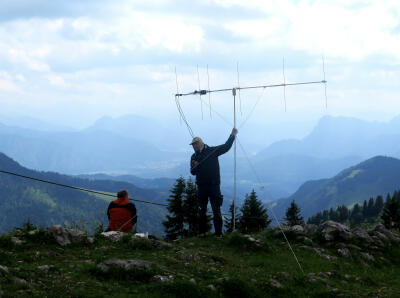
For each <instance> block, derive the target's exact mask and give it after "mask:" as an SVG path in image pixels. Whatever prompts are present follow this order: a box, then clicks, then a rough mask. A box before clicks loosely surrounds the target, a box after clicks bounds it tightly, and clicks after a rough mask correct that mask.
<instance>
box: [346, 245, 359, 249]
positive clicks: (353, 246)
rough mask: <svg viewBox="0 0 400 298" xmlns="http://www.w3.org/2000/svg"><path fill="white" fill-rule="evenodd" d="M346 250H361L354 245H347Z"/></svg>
mask: <svg viewBox="0 0 400 298" xmlns="http://www.w3.org/2000/svg"><path fill="white" fill-rule="evenodd" d="M347 247H348V248H352V249H356V250H361V247H359V246H357V245H354V244H347Z"/></svg>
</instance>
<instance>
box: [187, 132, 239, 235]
mask: <svg viewBox="0 0 400 298" xmlns="http://www.w3.org/2000/svg"><path fill="white" fill-rule="evenodd" d="M237 133H238V131H237V129H236V128H233V129H232V132H231V135H230V136H229V138H228V140H227V141H226V143H225V144H222V145H219V146H215V147H209V146H208V145H206V144H204V143H203V140H202V139H200V138H199V137H195V138H193V140H192V142H191V143H190V145H192V146H193V149H194V153H193V155H192V158H191V160H190V173H191V174H192V175H195V176H196V184H197V187H198V200H199V201H198V202H199V206H200V214H199V233H200V234H205V232H206V229H207V204H208V199H210V204H211V208H212V211H213V215H214V230H215V235H216V236H218V237H220V236H222V216H221V205H222V201H223V196H222V194H221V190H220V184H221V178H220V173H219V162H218V156H220V155H222V154H224V153H226V152H228V151H229V149H231V147H232V144H233V141H234V140H235V136H236V135H237Z"/></svg>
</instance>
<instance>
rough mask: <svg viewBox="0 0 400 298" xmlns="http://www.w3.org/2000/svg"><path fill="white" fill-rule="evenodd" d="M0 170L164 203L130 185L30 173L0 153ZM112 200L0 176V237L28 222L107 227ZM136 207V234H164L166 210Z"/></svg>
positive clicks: (160, 197) (153, 193)
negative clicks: (124, 190) (100, 225)
mask: <svg viewBox="0 0 400 298" xmlns="http://www.w3.org/2000/svg"><path fill="white" fill-rule="evenodd" d="M0 168H1V169H2V170H5V171H9V172H16V173H18V174H21V175H25V176H31V177H35V178H39V179H43V180H50V181H53V182H57V183H61V184H67V185H72V186H77V187H82V188H87V189H91V190H97V191H102V192H107V193H111V194H115V193H116V192H117V191H119V190H121V189H126V190H128V192H129V193H130V197H131V198H134V199H141V200H147V201H150V202H156V203H157V202H158V203H166V198H167V196H165V194H164V193H161V192H158V191H155V190H150V189H143V188H139V187H137V186H135V185H133V184H131V183H126V182H118V181H111V180H89V179H83V178H77V177H71V176H66V175H60V174H57V173H52V172H38V171H33V170H29V169H27V168H25V167H22V166H20V165H19V164H18V163H17V162H15V161H14V160H12V159H10V158H9V157H7V156H6V155H4V154H2V153H0ZM111 200H113V198H112V197H109V196H103V195H97V194H96V195H94V194H91V193H86V192H83V191H77V190H72V189H68V188H63V187H59V186H55V185H51V184H45V183H41V182H37V181H32V180H27V179H23V178H20V177H15V176H11V175H7V174H2V173H0V233H2V232H5V231H8V230H10V229H12V228H14V227H17V226H21V224H22V223H23V222H25V221H27V220H28V219H29V220H30V221H31V222H32V223H34V224H36V225H39V226H47V225H52V224H61V225H63V224H65V225H67V226H68V225H72V224H77V223H83V224H84V223H88V224H87V226H88V227H89V228H90V227H92V226H93V224H94V222H95V221H97V222H103V223H104V224H105V225H106V224H107V223H108V220H107V217H106V210H107V206H108V203H109V202H110V201H111ZM136 207H137V209H138V229H139V231H147V232H150V233H152V234H156V235H161V234H162V232H163V228H162V225H161V220H162V219H163V218H164V217H165V214H166V209H165V207H159V206H155V205H146V204H143V203H140V202H137V203H136Z"/></svg>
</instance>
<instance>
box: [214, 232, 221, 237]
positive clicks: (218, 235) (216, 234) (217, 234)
mask: <svg viewBox="0 0 400 298" xmlns="http://www.w3.org/2000/svg"><path fill="white" fill-rule="evenodd" d="M214 236H215V237H217V238H222V234H220V233H215V234H214Z"/></svg>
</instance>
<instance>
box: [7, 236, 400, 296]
mask: <svg viewBox="0 0 400 298" xmlns="http://www.w3.org/2000/svg"><path fill="white" fill-rule="evenodd" d="M289 236H290V235H289ZM254 237H255V238H257V239H260V240H261V241H262V244H261V245H260V246H258V245H256V244H255V243H254V242H252V241H250V240H249V239H247V238H245V237H243V236H242V235H239V234H232V235H230V236H224V237H223V238H214V237H213V236H208V237H206V238H188V239H184V240H181V241H179V242H176V243H173V245H172V247H170V248H154V247H152V246H151V245H148V243H147V242H146V240H143V241H135V242H133V243H131V242H128V241H123V242H121V243H110V242H108V241H106V240H104V239H102V238H96V239H95V242H94V243H93V244H85V245H71V246H67V247H60V246H59V245H57V244H55V243H53V241H52V240H51V239H50V238H48V237H47V236H45V235H44V234H43V233H41V232H40V233H37V234H35V235H29V234H27V235H26V236H25V239H26V241H27V242H26V243H25V244H23V245H19V246H16V245H13V244H12V243H11V238H10V235H8V236H7V235H6V236H1V237H0V265H2V266H7V267H8V268H9V273H8V274H3V275H1V273H0V291H2V293H3V295H5V296H12V297H14V296H15V297H16V296H18V297H23V296H33V297H45V296H47V297H102V296H110V295H113V296H115V297H127V296H132V297H191V298H194V297H289V296H292V297H337V296H338V295H345V296H349V297H367V296H381V297H398V296H399V295H400V278H399V276H400V266H399V265H400V247H399V246H387V247H385V248H384V249H383V251H382V252H381V253H382V255H384V260H381V259H380V258H378V257H377V258H376V259H377V261H376V262H374V263H370V264H369V265H368V266H366V265H365V264H364V265H363V264H362V263H363V262H362V258H361V256H360V255H359V252H358V251H357V249H352V250H351V253H352V255H353V257H352V259H346V258H340V257H338V258H337V260H334V261H333V260H327V259H324V258H321V257H320V256H318V255H317V254H316V253H315V252H313V251H311V250H309V249H305V248H304V244H301V243H296V242H295V241H294V240H292V245H293V249H294V251H295V253H296V255H297V257H298V259H299V261H300V263H301V265H302V268H303V270H304V274H303V273H302V272H301V271H300V269H299V267H298V265H297V263H296V262H295V260H294V258H293V255H292V254H291V252H290V251H289V249H288V248H287V245H286V243H284V242H283V241H282V239H281V238H280V237H279V236H274V235H273V234H272V233H266V232H264V233H261V234H257V235H254ZM325 251H326V253H328V254H331V255H335V253H336V252H335V249H334V248H332V249H330V248H325ZM112 258H119V259H140V260H147V261H150V262H152V263H153V264H154V266H153V267H152V268H151V269H149V270H126V271H124V270H122V271H121V270H118V271H111V272H109V273H107V274H103V273H101V272H100V271H99V270H98V268H97V266H96V264H98V263H99V262H102V261H104V260H107V259H112ZM44 265H48V268H47V269H41V268H44V267H40V266H44ZM154 274H162V275H166V276H173V280H171V281H169V282H164V283H161V282H156V281H152V279H151V276H153V275H154ZM18 279H23V280H24V281H25V282H26V283H23V282H21V280H18Z"/></svg>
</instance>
